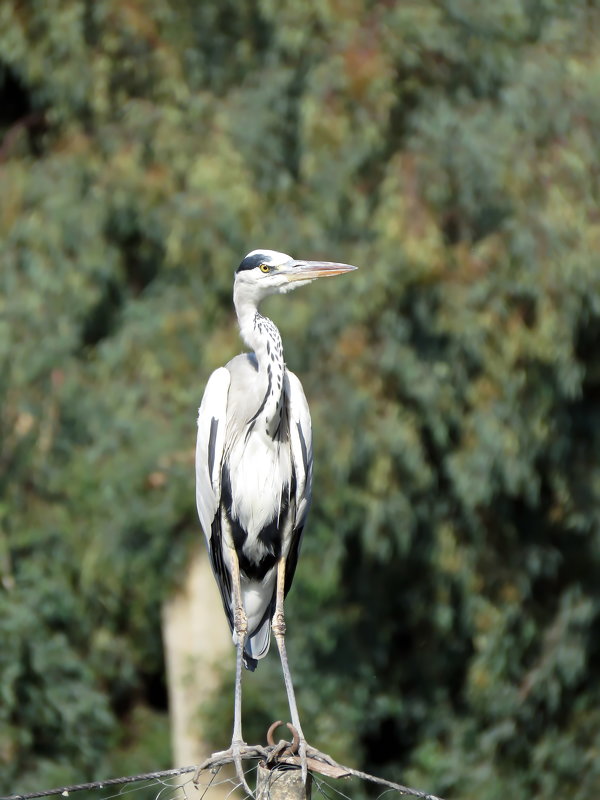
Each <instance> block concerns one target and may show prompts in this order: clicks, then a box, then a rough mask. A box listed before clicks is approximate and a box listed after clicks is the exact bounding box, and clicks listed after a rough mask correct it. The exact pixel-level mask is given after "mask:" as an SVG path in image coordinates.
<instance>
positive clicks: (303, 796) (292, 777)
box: [256, 761, 312, 800]
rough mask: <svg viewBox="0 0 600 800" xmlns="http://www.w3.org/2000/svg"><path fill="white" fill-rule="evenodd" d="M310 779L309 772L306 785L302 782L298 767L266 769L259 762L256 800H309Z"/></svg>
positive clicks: (300, 771)
mask: <svg viewBox="0 0 600 800" xmlns="http://www.w3.org/2000/svg"><path fill="white" fill-rule="evenodd" d="M311 788H312V777H311V774H310V772H309V773H308V775H307V777H306V784H304V783H303V782H302V770H301V769H300V768H299V767H291V768H290V767H283V768H282V766H281V765H279V766H278V767H275V768H274V769H267V767H265V766H264V764H263V762H262V761H261V762H260V763H259V765H258V776H257V779H256V800H310V796H311Z"/></svg>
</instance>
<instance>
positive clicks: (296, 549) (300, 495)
mask: <svg viewBox="0 0 600 800" xmlns="http://www.w3.org/2000/svg"><path fill="white" fill-rule="evenodd" d="M286 377H287V386H286V391H287V396H288V408H289V425H290V446H291V451H292V468H293V470H294V477H295V484H296V485H295V500H296V503H295V505H296V515H295V519H294V522H293V526H292V540H291V543H290V550H289V553H288V557H287V564H286V575H285V593H286V594H287V593H288V591H289V589H290V586H291V585H292V580H293V579H294V573H295V572H296V564H297V563H298V556H299V554H300V544H301V542H302V533H303V530H304V524H305V522H306V517H307V516H308V511H309V509H310V501H311V497H312V472H313V450H312V426H311V422H310V411H309V410H308V403H307V402H306V397H305V395H304V389H303V388H302V384H301V383H300V380H299V379H298V378H297V377H296V375H294V373H293V372H289V370H288V371H287V372H286Z"/></svg>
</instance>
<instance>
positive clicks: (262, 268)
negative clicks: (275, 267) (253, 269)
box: [259, 264, 271, 274]
mask: <svg viewBox="0 0 600 800" xmlns="http://www.w3.org/2000/svg"><path fill="white" fill-rule="evenodd" d="M259 270H260V271H261V272H264V273H265V274H266V273H267V272H270V271H271V268H270V267H269V266H268V265H267V264H261V265H260V267H259Z"/></svg>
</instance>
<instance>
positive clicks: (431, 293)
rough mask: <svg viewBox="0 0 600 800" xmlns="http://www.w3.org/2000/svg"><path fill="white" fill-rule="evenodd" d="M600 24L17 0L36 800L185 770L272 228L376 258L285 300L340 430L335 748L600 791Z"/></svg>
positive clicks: (320, 599) (19, 757)
mask: <svg viewBox="0 0 600 800" xmlns="http://www.w3.org/2000/svg"><path fill="white" fill-rule="evenodd" d="M599 27H600V9H599V8H598V4H597V3H596V2H593V1H592V0H588V1H587V2H584V0H569V2H567V1H566V0H498V2H496V3H494V4H482V3H476V2H473V0H419V2H388V3H380V4H375V3H369V2H366V0H357V1H356V2H352V3H347V4H342V3H335V2H324V3H319V4H316V5H315V4H310V3H304V2H294V3H291V2H287V3H281V2H280V3H277V4H276V3H273V2H270V0H260V2H257V1H256V0H250V1H249V2H244V3H241V4H240V3H235V4H234V3H217V2H213V1H212V0H210V1H207V2H205V3H201V4H198V3H191V2H190V3H175V2H168V0H161V1H160V2H159V0H151V2H146V3H143V4H142V3H139V2H135V0H131V2H118V1H117V0H96V2H89V0H44V2H39V0H30V2H26V3H23V2H17V0H5V2H4V3H3V4H1V5H0V135H1V137H2V139H1V144H0V180H1V182H2V193H1V199H0V232H1V235H2V242H3V250H2V269H1V272H0V281H1V286H2V292H1V294H0V330H1V335H0V361H1V366H2V369H1V371H0V392H1V399H2V402H1V405H0V429H1V433H2V437H1V442H2V444H1V451H0V485H1V487H2V495H1V501H0V574H1V581H2V589H1V590H0V605H1V606H2V608H1V613H0V640H1V641H2V647H1V648H0V686H1V689H0V692H1V693H2V702H1V703H0V789H1V790H2V791H16V790H18V791H26V790H27V789H39V788H41V787H43V786H45V785H47V784H50V783H51V784H55V783H59V782H68V781H69V780H79V779H82V778H84V777H91V776H94V775H99V774H102V775H106V774H107V771H108V770H110V769H111V766H112V765H116V764H119V767H120V768H121V769H125V767H126V763H124V761H123V759H122V757H121V756H120V755H119V753H120V752H122V751H123V750H126V752H127V753H129V756H128V757H130V759H131V763H133V761H135V763H136V764H139V763H140V759H141V760H142V762H143V760H144V757H145V756H144V754H148V758H152V763H151V764H148V767H149V768H155V767H159V766H160V765H161V764H160V763H159V762H160V761H161V759H163V760H164V763H165V764H166V762H167V761H168V742H167V741H166V732H167V726H166V725H165V726H164V731H165V739H164V741H163V743H162V744H160V743H159V744H157V742H159V741H160V737H156V736H155V733H154V732H155V731H156V730H157V728H159V727H160V720H161V719H162V715H164V714H165V707H166V697H165V688H164V665H163V656H162V645H161V641H160V620H159V614H160V607H161V603H162V600H163V598H164V596H165V593H166V592H167V591H168V590H169V588H170V587H171V586H172V585H173V582H174V581H177V580H178V577H179V576H180V575H181V572H182V570H183V568H184V565H185V563H186V560H187V559H188V558H189V554H190V553H191V552H192V549H194V548H198V547H201V546H203V545H202V543H201V541H200V534H199V530H198V526H197V523H196V520H195V510H194V507H193V489H192V484H193V477H192V465H193V447H194V417H195V408H196V406H197V404H198V402H199V399H200V397H201V394H202V389H203V385H204V382H205V380H206V378H207V376H208V374H209V373H210V371H211V370H212V369H213V368H214V367H215V366H217V365H219V364H221V363H224V362H225V361H226V360H227V359H228V358H229V357H231V355H233V354H234V353H235V352H237V351H239V349H240V347H241V345H240V343H239V342H238V339H237V333H236V330H235V326H234V324H233V321H232V320H233V317H232V314H231V305H230V291H231V275H232V271H233V269H234V267H235V265H236V264H237V263H238V262H239V260H240V258H241V256H243V255H244V253H245V252H246V251H248V250H250V249H252V248H253V247H255V246H259V245H261V244H264V245H267V246H270V247H274V248H277V249H282V250H285V251H288V252H292V253H297V254H306V255H309V256H310V255H314V256H315V257H318V256H323V257H330V258H334V257H335V258H340V259H341V260H345V261H349V262H351V263H355V264H358V265H360V266H361V270H360V272H359V273H357V274H356V275H355V276H353V277H352V280H348V282H347V283H346V284H345V286H344V291H343V294H340V291H341V290H340V286H339V284H335V283H334V285H331V286H329V285H327V286H325V287H321V286H319V287H318V288H314V287H313V288H310V289H307V290H305V293H304V294H303V296H299V295H298V296H295V297H294V298H293V300H289V299H285V300H282V301H273V305H272V308H271V313H272V314H273V316H274V317H275V318H276V319H277V321H278V324H280V327H281V329H282V332H283V335H284V341H285V342H286V347H287V349H286V354H287V359H288V363H289V364H290V367H291V368H292V369H294V370H295V371H296V372H298V373H299V374H300V375H301V377H302V380H303V383H304V386H305V389H306V392H307V395H308V397H309V401H310V403H311V407H312V411H313V424H314V428H315V440H316V476H315V502H314V507H313V512H312V518H311V523H310V526H309V529H308V531H307V536H306V540H305V545H304V552H303V559H302V562H301V565H300V568H299V572H298V576H297V579H296V585H295V588H294V591H293V593H292V595H291V596H290V600H289V604H290V609H289V610H290V613H289V616H290V647H291V649H292V657H293V664H294V666H295V672H296V673H297V679H298V694H299V701H300V704H301V706H302V709H301V710H303V711H304V718H305V720H306V732H307V734H308V735H309V738H310V739H311V740H313V741H314V742H315V744H318V745H320V746H323V747H324V748H325V749H326V750H327V749H329V750H330V751H331V752H332V753H333V754H334V755H336V756H338V757H340V758H342V759H344V760H346V761H348V762H351V763H355V764H360V765H361V766H364V767H365V768H367V769H371V770H372V771H376V772H378V773H379V774H385V775H389V776H390V777H396V778H401V779H402V780H403V782H412V783H414V784H419V785H422V786H424V787H427V788H428V789H430V790H431V791H434V792H436V793H437V794H442V795H447V796H452V797H465V798H466V797H473V796H477V797H478V798H481V800H495V798H499V797H505V796H507V795H508V794H511V793H512V794H515V795H519V796H522V795H525V794H527V796H528V797H531V798H539V799H540V800H541V799H542V798H551V797H552V798H554V797H555V796H557V795H558V794H559V793H560V794H567V793H568V794H569V796H570V797H572V798H575V800H577V798H579V799H580V800H583V799H584V798H589V797H591V796H594V795H595V794H597V793H598V790H599V789H600V759H598V749H599V748H600V734H599V733H598V732H599V731H600V711H599V710H598V709H599V708H600V702H599V701H600V682H599V680H598V675H599V668H600V647H599V645H598V642H599V641H600V604H599V589H598V580H597V575H598V568H599V566H600V564H599V561H600V525H599V522H600V519H599V517H600V514H599V511H598V509H599V508H600V467H599V465H598V452H599V451H600V449H599V448H600V405H599V403H598V400H599V398H600V270H599V268H598V255H597V254H598V252H599V250H600V217H599V216H598V201H599V195H600V184H599V176H600V152H599V150H598V141H600V110H599V109H600V105H599V104H598V97H599V96H600V56H599V55H598V50H597V47H596V42H597V36H598V32H599ZM276 669H277V665H276V659H273V660H272V661H269V662H267V663H266V664H265V666H264V668H263V666H262V665H261V670H260V671H259V672H258V673H257V674H256V675H255V676H253V677H251V678H250V679H249V680H248V681H247V687H248V693H249V704H248V707H247V708H248V713H247V716H248V717H249V719H248V723H249V724H248V736H249V738H252V739H254V738H259V737H260V738H262V736H263V735H264V727H265V724H264V723H265V720H267V719H271V718H272V717H273V705H275V706H277V705H278V704H280V705H281V706H282V708H283V707H284V697H283V692H282V691H281V692H280V693H279V694H274V693H273V692H272V691H271V690H270V687H271V685H272V683H273V681H274V680H275V677H274V676H275V670H276ZM317 678H318V679H317ZM224 680H226V681H229V680H230V676H229V675H227V676H224ZM277 680H279V679H278V678H277ZM266 688H269V691H261V690H263V689H265V690H266ZM223 698H227V699H226V700H224V699H221V698H219V697H217V698H216V700H215V704H214V708H213V709H212V715H211V712H210V711H207V718H208V721H207V724H209V723H210V725H211V726H212V727H211V728H210V729H211V730H212V731H213V734H214V736H215V739H217V738H218V739H219V741H220V742H224V741H225V740H226V737H227V732H226V730H225V728H226V727H228V726H229V719H228V717H229V714H230V709H229V694H225V693H224V694H223ZM265 698H268V701H267V700H265ZM278 698H279V699H278ZM223 702H226V703H227V706H226V707H224V708H223V707H222V706H221V705H220V704H222V703H223ZM267 702H268V704H267ZM250 710H251V711H250ZM140 715H142V716H140ZM144 715H146V716H144ZM140 719H144V720H146V721H145V722H144V723H143V724H142V725H140V723H139V720H140ZM153 720H155V721H156V722H153ZM210 720H212V722H210ZM140 729H143V731H145V734H144V733H140ZM125 745H127V746H125ZM161 748H163V749H161ZM17 778H18V786H17V785H16V781H17Z"/></svg>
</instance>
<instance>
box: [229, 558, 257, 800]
mask: <svg viewBox="0 0 600 800" xmlns="http://www.w3.org/2000/svg"><path fill="white" fill-rule="evenodd" d="M230 552H231V583H232V589H233V629H234V631H235V634H236V648H237V651H236V661H235V690H234V701H233V736H232V738H231V755H232V758H233V763H234V764H235V772H236V775H237V777H238V779H239V780H240V782H241V784H242V786H243V787H244V789H245V790H246V791H247V792H248V794H249V795H250V796H252V791H251V790H250V787H249V786H248V784H247V782H246V777H245V775H244V769H243V767H242V755H241V749H242V747H244V746H245V744H246V743H245V742H244V739H243V737H242V665H243V660H244V645H245V644H246V636H247V635H248V617H247V616H246V610H245V608H244V604H243V603H242V587H241V583H240V564H239V561H238V557H237V553H236V551H235V549H234V548H233V547H232V548H231V551H230Z"/></svg>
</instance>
